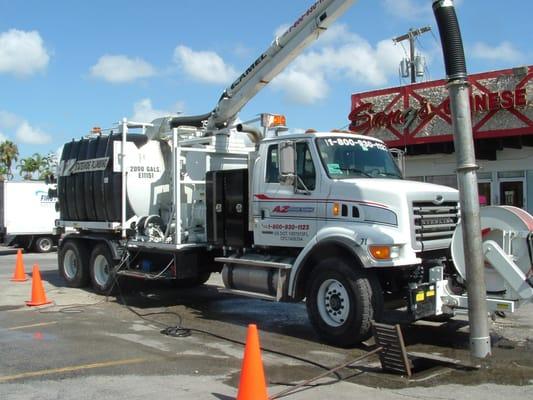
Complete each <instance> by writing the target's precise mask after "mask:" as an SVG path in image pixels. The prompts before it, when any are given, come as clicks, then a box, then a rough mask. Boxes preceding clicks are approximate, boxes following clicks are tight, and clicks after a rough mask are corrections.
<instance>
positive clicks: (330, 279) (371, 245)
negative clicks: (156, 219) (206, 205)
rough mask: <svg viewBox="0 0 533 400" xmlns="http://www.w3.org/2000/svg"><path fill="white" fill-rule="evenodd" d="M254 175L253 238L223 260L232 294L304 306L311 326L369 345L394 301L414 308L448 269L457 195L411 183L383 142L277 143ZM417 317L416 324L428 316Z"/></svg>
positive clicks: (269, 144) (342, 137)
mask: <svg viewBox="0 0 533 400" xmlns="http://www.w3.org/2000/svg"><path fill="white" fill-rule="evenodd" d="M248 173H249V175H250V176H249V181H250V190H249V196H248V200H249V214H250V215H249V217H248V222H249V226H250V230H251V231H252V234H253V240H252V244H251V246H250V248H248V249H247V250H245V251H242V252H241V251H239V250H236V249H228V250H230V253H231V254H230V255H229V256H227V257H220V258H218V260H219V262H224V269H223V276H224V277H225V279H224V281H225V283H226V286H228V287H229V288H231V289H235V290H237V291H242V292H260V293H263V294H267V295H271V296H273V297H274V298H275V299H276V300H285V301H299V300H302V299H304V298H305V299H306V303H307V307H308V313H309V316H310V319H311V322H312V323H313V325H314V327H315V329H316V330H317V331H318V332H319V333H320V334H321V336H322V337H323V338H325V339H326V340H328V341H330V342H334V343H336V344H340V345H348V344H352V343H354V341H360V340H362V339H364V338H365V337H367V336H368V334H369V330H370V321H371V320H372V319H376V320H378V319H379V318H380V317H381V314H382V311H383V307H384V303H385V300H389V299H391V300H396V301H397V300H405V301H407V302H408V301H409V299H410V297H411V295H412V293H410V291H413V290H414V291H416V290H417V288H418V284H419V283H422V282H423V281H425V280H427V279H428V276H429V269H430V268H432V267H435V265H442V268H444V267H445V264H446V260H447V258H448V248H449V245H450V242H451V239H452V235H453V232H454V229H455V227H456V225H457V223H458V219H459V206H458V202H459V194H458V191H457V190H455V189H452V188H449V187H444V186H439V185H433V184H427V183H422V182H414V181H408V180H404V179H403V177H402V173H401V171H400V169H399V168H398V166H397V165H396V163H395V161H394V158H393V157H392V155H391V153H390V151H389V149H388V148H387V147H386V145H385V144H384V143H383V142H382V141H380V140H378V139H374V138H370V137H366V136H361V135H354V134H352V133H348V132H314V131H311V132H307V133H304V134H280V135H276V136H274V137H269V138H265V139H263V140H261V141H260V143H259V145H258V150H257V153H256V154H255V156H254V157H252V162H251V163H250V168H249V169H248ZM230 195H231V194H230ZM243 223H245V221H243ZM262 263H263V264H262ZM253 265H255V266H256V267H259V268H256V269H255V270H254V269H253V268H252V266H253ZM409 288H411V289H409ZM420 306H421V307H420V309H422V308H423V307H422V305H420ZM428 309H431V307H428ZM415 314H416V315H415ZM415 314H413V315H411V316H410V317H409V318H411V319H418V318H421V317H423V316H424V315H423V312H420V310H419V312H418V313H415Z"/></svg>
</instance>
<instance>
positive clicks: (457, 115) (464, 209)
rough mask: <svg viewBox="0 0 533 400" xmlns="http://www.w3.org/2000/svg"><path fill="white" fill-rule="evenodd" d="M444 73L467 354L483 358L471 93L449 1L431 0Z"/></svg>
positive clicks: (486, 340)
mask: <svg viewBox="0 0 533 400" xmlns="http://www.w3.org/2000/svg"><path fill="white" fill-rule="evenodd" d="M432 1H433V10H434V12H435V17H436V19H437V23H438V25H439V31H440V36H441V41H442V47H443V52H444V61H445V64H446V75H447V76H448V85H447V86H448V91H449V94H450V109H451V113H452V127H453V131H454V144H455V155H456V159H457V181H458V184H459V198H460V203H461V224H462V226H463V246H464V257H465V264H466V286H467V292H468V319H469V322H470V354H471V356H472V357H475V358H485V357H487V356H489V355H490V354H491V348H490V335H489V326H488V318H487V316H488V314H487V303H486V296H487V289H486V285H485V273H484V267H485V263H484V258H483V251H482V240H481V223H480V219H479V196H478V187H477V175H476V170H477V169H478V166H477V165H476V158H475V151H474V138H473V136H472V118H471V114H470V94H469V84H468V80H467V72H466V62H465V57H464V50H463V43H462V39H461V32H460V30H459V23H458V21H457V16H456V14H455V9H454V6H453V1H452V0H432Z"/></svg>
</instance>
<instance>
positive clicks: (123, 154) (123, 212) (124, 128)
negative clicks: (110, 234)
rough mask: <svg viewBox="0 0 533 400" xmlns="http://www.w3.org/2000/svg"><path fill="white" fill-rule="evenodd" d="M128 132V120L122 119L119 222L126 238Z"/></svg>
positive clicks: (123, 236)
mask: <svg viewBox="0 0 533 400" xmlns="http://www.w3.org/2000/svg"><path fill="white" fill-rule="evenodd" d="M127 134H128V122H127V119H126V118H123V119H122V146H121V147H122V148H121V149H120V169H121V171H122V193H121V195H122V198H121V222H120V228H121V230H122V238H123V239H125V238H126V161H125V160H124V158H125V157H126V136H127Z"/></svg>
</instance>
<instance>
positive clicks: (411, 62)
mask: <svg viewBox="0 0 533 400" xmlns="http://www.w3.org/2000/svg"><path fill="white" fill-rule="evenodd" d="M409 57H410V58H411V59H410V60H409V66H410V69H411V83H416V71H415V34H414V33H413V29H409Z"/></svg>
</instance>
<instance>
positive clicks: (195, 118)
mask: <svg viewBox="0 0 533 400" xmlns="http://www.w3.org/2000/svg"><path fill="white" fill-rule="evenodd" d="M211 114H212V112H209V113H207V114H202V115H189V116H183V117H175V118H172V119H171V120H170V127H171V128H177V127H178V126H182V125H187V126H194V127H196V128H202V127H203V126H204V121H207V119H208V118H209V117H210V116H211Z"/></svg>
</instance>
